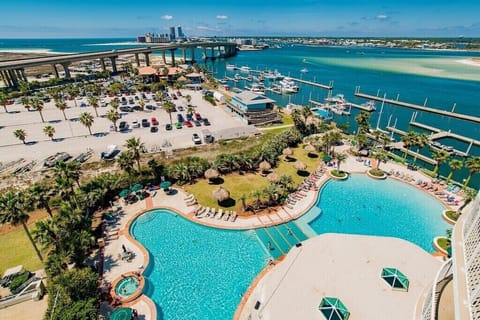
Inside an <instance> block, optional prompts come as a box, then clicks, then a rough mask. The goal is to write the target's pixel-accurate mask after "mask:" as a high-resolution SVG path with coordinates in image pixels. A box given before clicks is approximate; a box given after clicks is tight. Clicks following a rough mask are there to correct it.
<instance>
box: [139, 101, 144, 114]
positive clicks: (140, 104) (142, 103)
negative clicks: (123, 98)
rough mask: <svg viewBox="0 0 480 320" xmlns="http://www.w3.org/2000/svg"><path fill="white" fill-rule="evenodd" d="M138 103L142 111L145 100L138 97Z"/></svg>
mask: <svg viewBox="0 0 480 320" xmlns="http://www.w3.org/2000/svg"><path fill="white" fill-rule="evenodd" d="M138 105H139V106H140V108H142V111H143V110H144V108H145V100H143V99H140V101H138Z"/></svg>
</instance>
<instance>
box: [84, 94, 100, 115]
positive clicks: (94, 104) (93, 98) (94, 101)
mask: <svg viewBox="0 0 480 320" xmlns="http://www.w3.org/2000/svg"><path fill="white" fill-rule="evenodd" d="M87 101H88V104H89V105H91V106H92V108H93V110H95V114H96V116H97V118H98V111H97V108H98V97H96V96H94V95H89V96H88V97H87Z"/></svg>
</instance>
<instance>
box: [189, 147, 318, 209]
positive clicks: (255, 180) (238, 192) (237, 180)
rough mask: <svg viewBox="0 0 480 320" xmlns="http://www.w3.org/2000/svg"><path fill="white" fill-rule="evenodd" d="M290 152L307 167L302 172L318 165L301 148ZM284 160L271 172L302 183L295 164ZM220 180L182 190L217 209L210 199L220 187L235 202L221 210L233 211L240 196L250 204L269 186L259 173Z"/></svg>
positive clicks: (283, 157) (204, 180)
mask: <svg viewBox="0 0 480 320" xmlns="http://www.w3.org/2000/svg"><path fill="white" fill-rule="evenodd" d="M292 150H293V155H291V156H290V157H291V158H294V159H296V161H302V162H303V163H305V164H306V165H307V168H306V169H305V170H304V171H307V172H308V173H311V172H312V171H314V170H316V169H317V168H318V166H319V165H320V161H319V160H318V158H309V157H308V152H306V151H305V150H303V148H302V147H299V148H292ZM284 159H285V156H281V157H280V160H279V162H278V166H277V167H276V168H273V169H272V170H271V171H274V172H276V173H277V174H278V175H280V176H281V175H286V176H290V177H292V179H293V181H294V184H295V185H296V184H299V183H300V182H302V181H303V179H304V177H302V176H300V175H298V173H297V169H295V162H287V161H285V160H284ZM222 178H223V180H224V181H223V183H221V184H218V185H213V184H208V180H206V179H202V180H199V181H197V182H196V183H194V184H192V185H185V186H184V188H185V190H186V191H187V192H189V193H192V194H194V195H195V197H196V198H197V200H198V202H199V203H200V204H201V205H203V206H207V207H216V208H219V207H220V206H219V204H218V203H217V201H215V200H214V199H213V197H212V192H213V190H215V189H217V188H218V187H219V186H222V187H224V188H225V189H227V190H228V191H229V192H230V197H231V198H232V199H233V200H235V201H231V202H227V203H226V204H225V206H224V207H222V208H224V209H225V208H226V209H229V210H233V209H235V208H240V207H241V201H240V197H241V196H242V195H245V196H246V203H247V204H248V203H251V202H252V201H253V200H255V198H254V197H253V196H252V192H253V191H255V190H262V189H264V188H265V187H266V186H268V184H269V181H268V180H267V179H266V178H265V177H262V176H261V175H260V174H259V173H246V174H243V175H240V174H238V173H233V174H229V175H225V176H222ZM227 205H229V206H227Z"/></svg>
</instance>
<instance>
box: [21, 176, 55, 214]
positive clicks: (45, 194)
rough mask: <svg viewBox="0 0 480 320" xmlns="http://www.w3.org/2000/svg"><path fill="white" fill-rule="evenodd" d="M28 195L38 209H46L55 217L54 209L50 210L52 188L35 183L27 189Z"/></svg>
mask: <svg viewBox="0 0 480 320" xmlns="http://www.w3.org/2000/svg"><path fill="white" fill-rule="evenodd" d="M27 195H28V197H29V198H30V200H32V201H33V203H34V205H35V206H36V207H37V208H39V209H45V210H46V211H47V213H48V215H49V216H50V217H53V213H52V208H50V199H51V197H52V188H50V187H49V186H47V185H46V184H41V183H35V184H33V185H31V186H30V187H29V188H28V189H27Z"/></svg>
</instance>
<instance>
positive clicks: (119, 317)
mask: <svg viewBox="0 0 480 320" xmlns="http://www.w3.org/2000/svg"><path fill="white" fill-rule="evenodd" d="M132 316H133V310H132V308H128V307H123V308H118V309H115V310H114V311H113V312H112V314H110V317H109V318H108V319H109V320H131V319H132Z"/></svg>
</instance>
